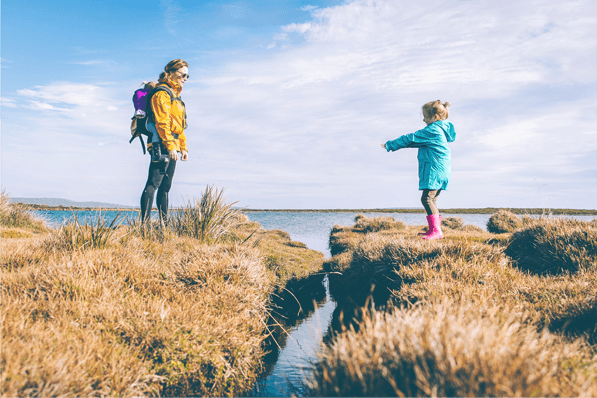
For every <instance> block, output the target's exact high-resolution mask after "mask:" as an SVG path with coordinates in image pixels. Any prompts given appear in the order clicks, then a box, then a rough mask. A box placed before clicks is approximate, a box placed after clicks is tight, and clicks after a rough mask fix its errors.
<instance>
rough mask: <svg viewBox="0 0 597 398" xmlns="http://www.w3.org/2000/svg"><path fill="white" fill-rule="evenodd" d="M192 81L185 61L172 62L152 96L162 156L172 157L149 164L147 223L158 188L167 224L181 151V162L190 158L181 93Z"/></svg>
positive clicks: (144, 215) (152, 118)
mask: <svg viewBox="0 0 597 398" xmlns="http://www.w3.org/2000/svg"><path fill="white" fill-rule="evenodd" d="M188 78H189V64H187V63H186V62H185V61H183V60H182V59H175V60H173V61H170V62H169V63H168V65H166V66H165V67H164V71H163V72H162V73H160V76H159V81H158V85H157V86H156V88H155V89H154V91H152V93H151V94H150V95H151V98H150V103H151V113H150V115H149V120H150V121H152V122H154V123H155V128H156V130H157V132H158V135H159V137H160V139H161V142H160V143H159V145H160V147H161V148H160V149H161V153H167V154H168V157H167V158H165V159H163V161H160V162H150V164H149V175H148V177H147V183H146V184H145V189H144V190H143V194H142V195H141V220H142V222H144V223H145V222H148V221H149V220H150V218H151V208H152V207H153V197H154V195H155V191H156V189H157V191H158V197H157V200H156V202H157V206H158V212H159V215H160V220H161V221H162V222H163V223H164V224H166V223H167V221H168V219H167V217H168V192H169V191H170V187H171V186H172V177H173V176H174V170H175V169H176V161H177V160H178V152H180V154H181V156H180V159H181V160H183V161H186V160H187V159H188V150H187V140H186V137H185V133H184V130H185V128H186V127H187V125H186V112H185V105H184V102H182V100H181V99H180V93H181V91H182V88H183V86H184V84H185V82H186V81H187V80H188ZM154 145H155V144H154ZM151 152H152V151H150V153H151Z"/></svg>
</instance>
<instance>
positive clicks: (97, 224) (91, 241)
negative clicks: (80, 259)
mask: <svg viewBox="0 0 597 398" xmlns="http://www.w3.org/2000/svg"><path fill="white" fill-rule="evenodd" d="M95 217H96V221H93V220H89V222H88V221H87V217H84V219H83V223H81V221H80V220H79V217H78V216H77V214H76V213H73V217H72V220H71V222H70V223H67V224H64V225H62V226H60V227H59V228H58V230H55V231H51V233H50V234H51V238H50V239H49V240H48V241H47V249H48V250H54V251H55V250H66V251H72V250H79V249H86V248H93V249H101V248H103V247H106V245H107V244H108V242H109V241H110V240H111V238H112V236H113V235H114V232H115V230H116V227H117V225H118V224H119V222H118V219H119V217H120V213H117V214H116V216H115V217H114V218H113V219H112V221H110V222H108V220H107V219H106V215H105V213H104V214H102V212H101V210H100V211H98V212H96V214H95Z"/></svg>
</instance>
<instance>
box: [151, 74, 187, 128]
mask: <svg viewBox="0 0 597 398" xmlns="http://www.w3.org/2000/svg"><path fill="white" fill-rule="evenodd" d="M158 91H165V92H167V93H168V95H169V96H170V103H171V104H173V103H174V101H175V100H177V101H180V103H181V104H182V107H183V108H184V128H185V129H186V128H187V107H186V105H185V103H184V101H183V100H182V98H180V97H175V96H174V91H172V88H170V86H168V84H166V83H160V84H158V85H157V86H156V88H154V89H153V90H151V92H150V93H149V95H148V98H147V111H148V112H147V117H148V118H149V119H148V120H150V121H152V122H155V120H154V116H153V108H152V107H151V99H152V98H153V96H154V94H155V93H157V92H158Z"/></svg>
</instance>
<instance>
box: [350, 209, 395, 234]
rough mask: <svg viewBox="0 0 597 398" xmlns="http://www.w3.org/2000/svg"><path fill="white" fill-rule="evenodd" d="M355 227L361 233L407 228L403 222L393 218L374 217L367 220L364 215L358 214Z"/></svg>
mask: <svg viewBox="0 0 597 398" xmlns="http://www.w3.org/2000/svg"><path fill="white" fill-rule="evenodd" d="M354 220H355V222H356V223H355V225H354V227H353V229H354V230H355V231H357V232H361V233H365V234H366V233H370V232H379V231H388V230H401V229H404V228H405V227H406V225H405V224H404V223H403V222H402V221H398V220H395V219H394V218H393V217H372V218H367V217H365V215H364V214H357V215H356V216H355V218H354Z"/></svg>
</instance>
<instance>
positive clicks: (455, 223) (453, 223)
mask: <svg viewBox="0 0 597 398" xmlns="http://www.w3.org/2000/svg"><path fill="white" fill-rule="evenodd" d="M442 227H447V228H450V229H462V228H463V227H464V220H463V219H462V218H461V217H442Z"/></svg>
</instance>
